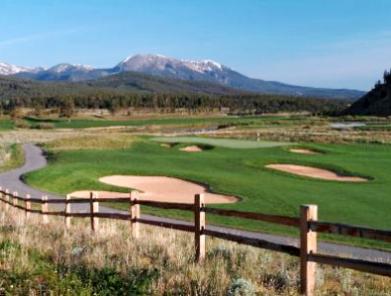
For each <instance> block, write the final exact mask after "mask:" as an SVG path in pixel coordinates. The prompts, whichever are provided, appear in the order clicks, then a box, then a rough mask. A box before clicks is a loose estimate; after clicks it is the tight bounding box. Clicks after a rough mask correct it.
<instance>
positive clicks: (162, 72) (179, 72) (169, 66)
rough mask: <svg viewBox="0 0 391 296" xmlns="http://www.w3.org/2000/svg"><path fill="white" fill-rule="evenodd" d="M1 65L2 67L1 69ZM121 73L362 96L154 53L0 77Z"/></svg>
mask: <svg viewBox="0 0 391 296" xmlns="http://www.w3.org/2000/svg"><path fill="white" fill-rule="evenodd" d="M2 65H5V66H3V67H2ZM12 67H14V68H12ZM2 69H3V70H2ZM123 72H138V73H142V74H147V75H153V76H160V77H164V78H171V79H180V80H190V81H207V82H210V83H216V84H220V85H223V86H227V87H230V88H235V89H239V90H242V91H246V92H248V91H250V92H257V93H269V94H283V95H292V96H314V97H324V98H340V99H345V98H349V99H351V98H358V97H360V96H362V95H363V94H364V92H361V91H357V90H348V89H325V88H314V87H304V86H296V85H289V84H285V83H281V82H276V81H266V80H261V79H253V78H250V77H247V76H245V75H243V74H241V73H239V72H237V71H234V70H233V69H231V68H229V67H227V66H224V65H221V64H220V63H217V62H215V61H212V60H180V59H175V58H171V57H166V56H163V55H153V54H144V55H142V54H137V55H133V56H129V57H127V58H126V59H124V60H123V61H121V62H120V63H118V64H117V65H116V66H114V67H112V68H106V69H95V68H93V67H90V66H85V65H72V64H59V65H56V66H53V67H51V68H49V69H43V68H40V69H27V68H23V67H16V66H11V65H8V64H0V74H3V75H15V76H18V77H22V78H28V79H34V80H44V81H83V80H94V79H99V78H102V77H105V76H109V75H116V74H120V73H123Z"/></svg>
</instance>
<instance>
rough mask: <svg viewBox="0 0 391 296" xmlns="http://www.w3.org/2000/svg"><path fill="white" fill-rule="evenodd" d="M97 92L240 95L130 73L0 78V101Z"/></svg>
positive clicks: (206, 85) (211, 86)
mask: <svg viewBox="0 0 391 296" xmlns="http://www.w3.org/2000/svg"><path fill="white" fill-rule="evenodd" d="M97 93H104V94H105V93H106V94H107V93H110V94H124V93H136V94H152V93H193V94H205V95H234V94H240V93H241V92H240V91H238V90H235V89H232V88H229V87H225V86H222V85H218V84H214V83H209V82H200V81H182V80H178V79H171V78H163V77H154V76H151V75H145V74H140V73H134V72H126V73H120V74H117V75H112V76H108V77H105V78H100V79H98V80H91V81H82V82H45V81H34V80H29V79H22V78H15V77H9V76H0V99H23V98H31V97H47V96H61V95H78V96H92V95H95V94H97Z"/></svg>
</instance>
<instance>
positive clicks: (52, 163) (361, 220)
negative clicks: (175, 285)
mask: <svg viewBox="0 0 391 296" xmlns="http://www.w3.org/2000/svg"><path fill="white" fill-rule="evenodd" d="M129 138H131V137H130V136H129V135H126V134H123V135H121V136H119V137H118V138H117V141H121V142H120V143H121V144H120V145H119V146H115V145H114V144H113V142H110V145H111V147H109V146H108V145H107V143H106V144H102V145H103V147H100V146H99V143H95V144H94V145H92V146H86V147H83V145H82V143H87V142H88V140H86V139H85V138H81V139H79V140H78V139H77V138H74V139H68V140H56V141H54V142H49V143H47V144H45V145H44V147H45V149H46V150H47V151H48V153H49V166H47V167H46V168H44V169H42V170H39V171H36V172H32V173H29V174H28V175H27V176H26V181H27V182H28V183H29V184H31V185H32V186H34V187H38V188H41V189H44V190H47V191H50V192H56V193H61V194H65V193H68V192H72V191H76V190H82V189H90V190H117V191H126V189H125V188H117V187H113V186H107V185H104V184H102V183H100V182H98V179H99V177H102V176H108V175H115V174H123V175H164V176H172V177H178V178H182V179H186V180H190V181H194V182H198V183H202V184H207V185H208V186H209V188H210V190H211V191H213V192H218V193H223V194H230V195H235V196H238V197H239V198H240V201H239V202H238V203H236V204H229V205H228V204H227V205H220V207H223V208H230V209H238V210H244V211H256V212H262V213H269V214H281V215H287V216H297V215H298V210H299V206H300V205H301V204H317V205H318V206H319V215H320V217H319V219H320V220H327V221H331V222H341V223H349V224H358V225H367V226H372V227H376V228H382V229H387V228H389V226H390V225H391V217H390V216H389V215H388V212H389V209H390V207H391V199H390V193H391V189H390V188H391V186H390V184H391V176H390V174H389V167H390V165H391V149H390V148H391V147H390V145H380V144H365V143H354V144H353V143H352V144H314V143H300V144H292V146H286V143H281V144H282V146H275V145H265V143H263V142H260V143H258V145H259V146H258V147H261V148H251V149H235V148H227V147H221V145H215V146H213V145H211V143H210V142H209V145H208V147H207V148H208V149H206V150H204V151H202V152H199V153H186V152H183V151H180V150H179V149H180V148H182V147H184V146H186V145H191V144H194V143H200V141H201V142H204V141H211V140H210V139H207V138H196V139H193V138H184V140H183V141H180V139H171V142H174V143H173V144H172V143H171V146H170V148H167V147H162V146H161V142H165V141H166V142H170V140H169V139H167V140H165V139H164V138H154V137H152V138H151V137H133V138H131V139H132V140H129ZM120 139H122V140H120ZM123 139H128V141H127V142H126V141H125V142H124V141H123ZM78 141H79V142H80V143H81V145H80V146H79V147H78V149H70V148H69V142H72V143H77V142H78ZM98 142H99V141H98ZM179 142H183V143H179ZM231 142H233V143H235V142H236V141H231ZM124 143H125V144H124ZM212 143H214V144H216V140H212ZM239 143H243V142H239ZM253 143H257V142H253ZM261 144H263V145H261ZM105 145H106V146H105ZM113 145H114V146H113ZM223 146H224V145H223ZM262 146H263V147H262ZM290 147H304V148H308V149H312V150H315V151H318V152H319V153H318V154H315V155H301V154H295V153H292V152H290V151H289V148H290ZM97 148H99V149H97ZM270 163H290V164H302V165H310V166H315V167H320V168H327V169H330V170H333V171H335V172H338V173H339V174H341V175H346V174H352V175H357V176H362V177H366V178H368V179H369V181H368V182H365V183H349V182H348V183H340V182H335V181H324V180H317V179H310V178H306V177H299V176H295V175H291V174H287V173H282V172H276V171H273V170H270V169H267V168H265V165H267V164H270ZM143 211H144V210H143ZM145 211H147V212H151V211H152V210H150V209H145ZM152 213H154V214H157V215H169V216H175V217H179V218H184V219H188V218H190V216H186V215H184V214H182V213H177V212H175V211H160V210H159V211H157V210H154V211H152ZM209 222H210V223H215V224H221V225H227V226H232V227H238V228H243V229H251V230H262V231H267V232H277V233H284V234H291V235H293V234H296V233H295V231H294V230H292V229H289V228H282V227H277V226H274V225H269V224H264V223H257V222H249V221H241V220H237V219H226V218H221V217H213V216H209V217H208V223H209ZM326 238H327V239H334V238H331V237H326ZM368 244H371V243H370V242H368Z"/></svg>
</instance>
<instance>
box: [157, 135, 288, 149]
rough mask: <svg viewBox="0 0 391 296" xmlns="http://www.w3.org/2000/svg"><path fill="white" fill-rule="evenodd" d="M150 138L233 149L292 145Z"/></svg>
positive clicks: (166, 141)
mask: <svg viewBox="0 0 391 296" xmlns="http://www.w3.org/2000/svg"><path fill="white" fill-rule="evenodd" d="M152 140H153V141H156V142H161V143H193V144H204V145H210V146H217V147H224V148H233V149H254V148H270V147H280V146H287V145H292V143H284V142H271V141H248V140H237V139H214V138H202V137H156V138H152Z"/></svg>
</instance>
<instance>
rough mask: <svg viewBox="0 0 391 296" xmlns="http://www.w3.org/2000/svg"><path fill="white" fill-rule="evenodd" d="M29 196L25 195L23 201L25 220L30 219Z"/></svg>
mask: <svg viewBox="0 0 391 296" xmlns="http://www.w3.org/2000/svg"><path fill="white" fill-rule="evenodd" d="M30 198H31V196H30V194H26V200H25V201H24V212H25V217H26V219H28V218H30V210H31V201H30Z"/></svg>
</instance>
